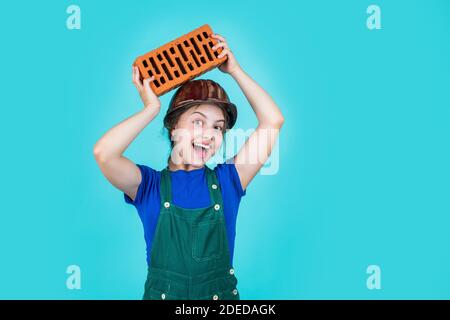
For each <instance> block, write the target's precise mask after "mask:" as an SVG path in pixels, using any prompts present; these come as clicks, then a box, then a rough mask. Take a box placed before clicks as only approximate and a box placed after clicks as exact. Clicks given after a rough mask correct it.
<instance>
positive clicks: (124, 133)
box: [94, 67, 161, 200]
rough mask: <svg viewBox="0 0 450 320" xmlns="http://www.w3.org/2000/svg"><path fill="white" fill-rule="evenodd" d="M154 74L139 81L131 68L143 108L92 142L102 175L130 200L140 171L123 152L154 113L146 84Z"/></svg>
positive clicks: (155, 103) (155, 104)
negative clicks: (94, 142)
mask: <svg viewBox="0 0 450 320" xmlns="http://www.w3.org/2000/svg"><path fill="white" fill-rule="evenodd" d="M153 79H154V77H152V78H147V79H144V80H143V81H141V80H140V79H139V71H138V70H137V68H136V67H133V83H134V85H135V86H136V88H137V90H138V92H139V94H140V96H141V99H142V101H143V103H144V108H143V109H142V110H141V111H139V112H137V113H135V114H134V115H132V116H130V117H129V118H127V119H125V120H123V121H122V122H120V123H119V124H117V125H116V126H114V127H113V128H111V129H110V130H108V131H107V132H106V133H105V134H104V135H103V136H102V137H101V138H100V139H99V140H98V141H97V142H96V144H95V146H94V156H95V160H96V161H97V164H98V166H99V167H100V170H101V171H102V173H103V175H104V176H105V177H106V178H107V179H108V181H109V182H111V184H113V185H114V186H115V187H116V188H118V189H119V190H121V191H123V192H125V193H126V194H127V195H128V196H129V197H130V198H131V199H133V200H134V198H135V197H136V192H137V189H138V187H139V184H140V183H141V179H142V177H141V172H140V170H139V168H138V167H137V166H136V164H135V163H133V162H132V161H131V160H129V159H127V158H126V157H124V156H123V152H124V151H125V150H126V149H127V148H128V146H129V145H130V143H131V142H132V141H133V140H134V139H135V138H136V137H137V136H138V135H139V133H140V132H141V131H142V130H143V129H144V128H145V127H146V126H147V125H148V124H149V123H150V122H151V121H152V120H153V119H154V118H155V117H156V116H157V115H158V113H159V111H160V108H161V103H160V101H159V99H158V97H157V96H156V95H155V94H154V92H153V91H152V89H151V87H150V81H153Z"/></svg>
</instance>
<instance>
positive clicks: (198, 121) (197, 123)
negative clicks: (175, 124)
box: [192, 119, 203, 126]
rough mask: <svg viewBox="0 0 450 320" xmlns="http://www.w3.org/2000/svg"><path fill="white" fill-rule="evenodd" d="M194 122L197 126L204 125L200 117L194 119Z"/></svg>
mask: <svg viewBox="0 0 450 320" xmlns="http://www.w3.org/2000/svg"><path fill="white" fill-rule="evenodd" d="M192 123H193V124H194V125H196V126H202V125H203V121H202V120H200V119H195V120H194V121H192Z"/></svg>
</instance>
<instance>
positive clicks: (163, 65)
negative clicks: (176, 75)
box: [161, 63, 173, 83]
mask: <svg viewBox="0 0 450 320" xmlns="http://www.w3.org/2000/svg"><path fill="white" fill-rule="evenodd" d="M161 67H162V68H163V70H164V72H165V73H166V75H167V78H169V81H170V80H173V77H172V74H170V71H169V69H167V66H166V64H165V63H163V64H161ZM161 83H164V82H162V79H161Z"/></svg>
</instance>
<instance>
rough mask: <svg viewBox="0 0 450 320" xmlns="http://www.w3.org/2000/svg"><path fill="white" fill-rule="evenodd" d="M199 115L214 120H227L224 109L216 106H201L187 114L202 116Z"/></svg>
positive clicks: (191, 109)
mask: <svg viewBox="0 0 450 320" xmlns="http://www.w3.org/2000/svg"><path fill="white" fill-rule="evenodd" d="M199 113H201V114H203V115H204V116H205V117H207V118H209V119H212V120H224V119H225V118H224V115H223V111H222V109H221V108H220V107H218V106H216V105H214V104H200V105H198V106H195V107H192V108H190V109H189V110H188V112H186V113H185V114H186V115H187V116H191V115H192V116H195V115H200V114H199Z"/></svg>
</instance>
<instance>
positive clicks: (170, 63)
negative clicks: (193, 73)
mask: <svg viewBox="0 0 450 320" xmlns="http://www.w3.org/2000/svg"><path fill="white" fill-rule="evenodd" d="M163 55H164V57H165V58H166V60H167V61H169V65H170V66H171V67H172V68H173V67H174V66H175V65H174V64H173V61H172V58H171V57H170V56H169V54H168V53H167V51H166V50H164V51H163Z"/></svg>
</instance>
